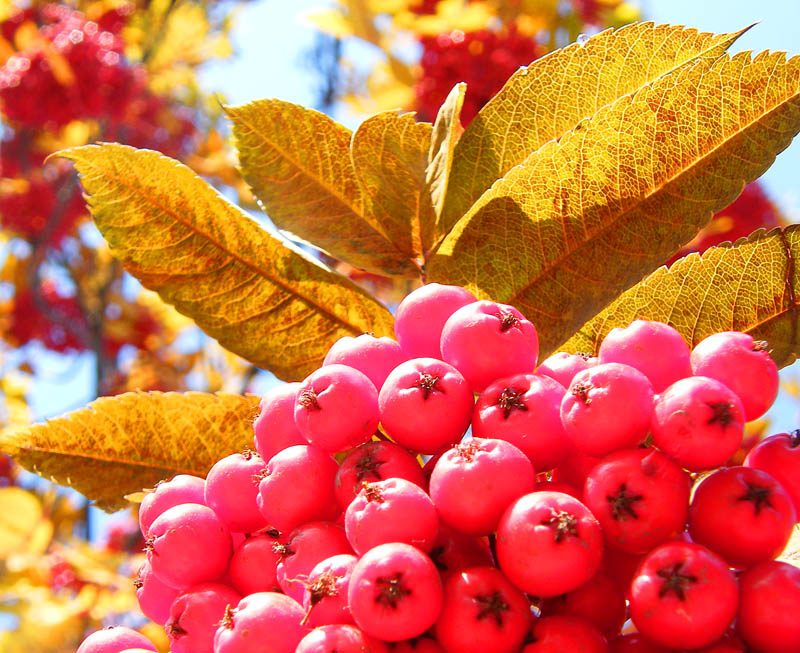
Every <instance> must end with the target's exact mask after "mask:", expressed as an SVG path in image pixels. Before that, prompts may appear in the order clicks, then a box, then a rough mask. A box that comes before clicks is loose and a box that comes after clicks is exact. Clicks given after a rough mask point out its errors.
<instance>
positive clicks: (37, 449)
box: [0, 430, 199, 474]
mask: <svg viewBox="0 0 800 653" xmlns="http://www.w3.org/2000/svg"><path fill="white" fill-rule="evenodd" d="M22 432H24V430H23V431H17V432H15V433H14V435H19V434H21V433H22ZM1 442H2V439H0V443H1ZM12 444H13V443H12ZM14 446H15V447H17V449H18V450H19V451H21V452H24V453H27V454H37V453H38V454H47V455H56V456H64V457H69V458H77V459H80V460H91V461H96V462H103V463H110V464H115V465H127V466H129V467H143V468H146V469H160V470H167V471H177V472H179V473H181V474H197V473H198V471H199V470H198V469H196V468H190V467H180V466H178V465H175V466H172V465H163V464H161V465H157V464H155V463H147V462H135V461H131V460H129V459H125V458H113V457H111V456H101V455H97V454H95V455H88V454H86V453H83V452H82V453H75V452H70V451H63V450H61V449H55V448H53V449H50V448H45V447H41V446H30V445H19V444H14ZM31 463H32V464H34V465H35V464H36V463H35V462H34V461H31Z"/></svg>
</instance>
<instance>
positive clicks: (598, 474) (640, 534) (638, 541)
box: [583, 449, 692, 554]
mask: <svg viewBox="0 0 800 653" xmlns="http://www.w3.org/2000/svg"><path fill="white" fill-rule="evenodd" d="M691 485H692V481H691V478H690V477H689V475H688V474H687V473H686V472H685V471H683V469H681V467H680V465H678V464H676V463H675V462H673V461H672V460H671V459H670V458H668V457H667V456H665V455H664V454H663V453H661V452H660V451H655V450H654V449H621V450H619V451H615V452H614V453H612V454H609V455H608V456H606V457H605V458H603V459H602V460H601V461H600V462H599V463H598V464H597V465H596V466H595V467H594V469H592V471H591V472H590V473H589V476H588V478H587V479H586V484H585V485H584V489H583V503H584V504H585V505H586V507H587V508H589V510H591V511H592V514H593V515H594V516H595V517H596V518H597V521H599V522H600V526H601V527H602V529H603V535H604V537H605V541H606V543H607V544H608V545H609V546H611V547H614V548H616V549H619V550H620V551H624V552H625V553H631V554H637V553H647V552H648V551H651V550H652V549H654V548H655V547H656V546H658V545H659V544H663V543H664V542H667V541H669V540H671V539H673V538H675V537H677V536H678V535H679V534H680V533H682V532H683V530H684V528H685V525H686V514H687V511H688V509H689V491H690V489H691Z"/></svg>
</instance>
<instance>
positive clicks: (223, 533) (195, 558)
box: [146, 503, 233, 589]
mask: <svg viewBox="0 0 800 653" xmlns="http://www.w3.org/2000/svg"><path fill="white" fill-rule="evenodd" d="M146 544H147V547H146V549H147V559H148V560H149V562H150V566H151V567H152V569H153V573H154V574H155V575H156V576H157V577H158V579H159V580H160V581H161V582H163V583H165V584H166V585H169V586H170V587H177V588H180V589H183V588H187V587H191V586H192V585H197V584H199V583H205V582H210V581H215V580H219V579H220V578H222V576H223V574H224V573H225V571H226V570H227V569H228V562H229V561H230V559H231V553H232V551H231V549H232V547H233V544H232V541H231V534H230V531H229V530H228V527H227V526H225V524H224V523H223V522H222V521H221V520H220V518H219V517H217V515H216V514H215V513H214V511H213V510H211V508H208V507H207V506H203V505H200V504H197V503H184V504H181V505H178V506H175V507H173V508H170V509H169V510H167V511H166V512H164V513H162V514H161V515H160V516H159V517H158V519H156V520H155V521H154V522H153V524H152V525H151V526H150V530H149V531H148V537H147V540H146ZM192 551H196V552H200V551H202V555H192Z"/></svg>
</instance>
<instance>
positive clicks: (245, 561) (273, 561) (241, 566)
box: [228, 529, 285, 596]
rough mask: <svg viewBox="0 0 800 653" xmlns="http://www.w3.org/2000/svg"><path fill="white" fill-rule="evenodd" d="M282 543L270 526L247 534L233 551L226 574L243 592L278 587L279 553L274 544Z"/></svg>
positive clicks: (243, 594) (276, 589) (276, 532)
mask: <svg viewBox="0 0 800 653" xmlns="http://www.w3.org/2000/svg"><path fill="white" fill-rule="evenodd" d="M282 543H285V542H282V541H281V538H280V534H279V532H278V531H277V530H274V529H273V530H271V531H267V532H265V533H263V534H259V535H256V536H254V537H249V538H247V539H246V540H245V541H244V542H242V544H241V545H239V547H238V548H237V549H236V550H235V551H234V553H233V557H232V558H231V564H230V567H229V568H228V574H230V579H231V583H232V584H233V586H234V587H235V588H236V590H237V591H238V592H240V593H241V594H242V596H247V595H248V594H255V593H256V592H277V591H279V590H280V586H279V585H278V577H277V573H278V563H279V562H280V561H281V558H282V556H281V552H280V551H279V550H276V547H275V545H276V544H282Z"/></svg>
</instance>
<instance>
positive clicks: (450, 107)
mask: <svg viewBox="0 0 800 653" xmlns="http://www.w3.org/2000/svg"><path fill="white" fill-rule="evenodd" d="M466 92H467V85H466V84H465V83H464V82H460V83H458V84H456V85H455V86H454V87H453V90H452V91H450V93H449V94H448V96H447V99H445V101H444V104H442V106H441V107H439V113H438V114H437V115H436V122H434V124H433V137H432V138H431V150H430V155H429V160H430V163H429V164H428V184H429V185H430V188H431V200H432V201H433V206H434V210H435V211H436V218H437V223H438V221H439V219H440V218H441V214H442V207H443V205H444V198H445V196H446V195H447V184H448V182H449V181H450V170H451V169H452V167H453V152H454V150H455V147H456V144H457V143H458V139H459V138H461V134H462V133H463V132H464V128H463V127H462V126H461V107H463V106H464V95H465V94H466ZM437 226H438V225H437ZM439 233H441V234H443V233H444V232H442V231H441V230H439Z"/></svg>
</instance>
